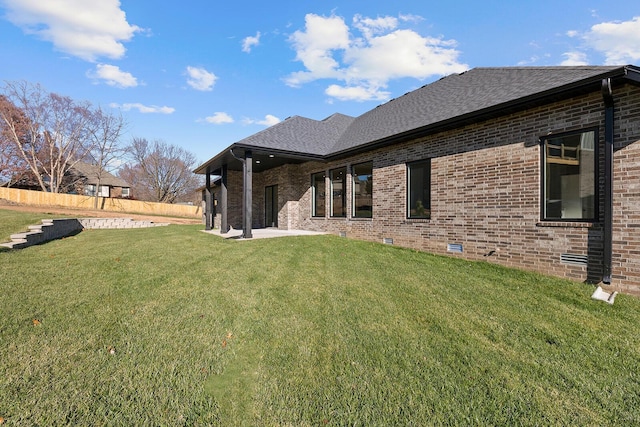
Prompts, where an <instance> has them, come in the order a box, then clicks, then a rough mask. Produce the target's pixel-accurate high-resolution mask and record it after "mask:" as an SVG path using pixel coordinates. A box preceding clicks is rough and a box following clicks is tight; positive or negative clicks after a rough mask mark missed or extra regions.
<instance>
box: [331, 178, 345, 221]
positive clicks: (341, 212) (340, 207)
mask: <svg viewBox="0 0 640 427" xmlns="http://www.w3.org/2000/svg"><path fill="white" fill-rule="evenodd" d="M329 177H330V179H331V216H332V217H345V216H347V207H346V190H347V168H339V169H333V170H332V171H329Z"/></svg>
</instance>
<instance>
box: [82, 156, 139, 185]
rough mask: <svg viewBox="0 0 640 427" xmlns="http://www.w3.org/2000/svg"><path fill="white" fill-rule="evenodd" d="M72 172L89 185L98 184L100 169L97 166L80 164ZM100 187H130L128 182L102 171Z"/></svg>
mask: <svg viewBox="0 0 640 427" xmlns="http://www.w3.org/2000/svg"><path fill="white" fill-rule="evenodd" d="M71 172H72V173H73V174H75V175H76V176H78V177H83V178H85V179H86V180H87V181H86V183H87V184H93V185H97V184H98V172H99V169H98V167H97V166H95V165H92V164H89V163H84V162H78V163H76V164H74V165H73V167H71ZM100 185H108V186H110V187H125V188H126V187H130V185H129V183H128V182H127V181H125V180H124V179H122V178H118V177H117V176H114V175H112V174H110V173H109V172H107V171H102V174H101V176H100Z"/></svg>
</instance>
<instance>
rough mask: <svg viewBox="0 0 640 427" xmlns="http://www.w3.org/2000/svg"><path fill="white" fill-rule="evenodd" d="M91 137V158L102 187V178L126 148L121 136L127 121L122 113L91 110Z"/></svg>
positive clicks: (96, 204)
mask: <svg viewBox="0 0 640 427" xmlns="http://www.w3.org/2000/svg"><path fill="white" fill-rule="evenodd" d="M90 124H91V125H90V128H89V139H90V145H91V150H90V154H91V158H92V162H93V164H94V165H95V166H96V175H97V179H98V182H97V187H96V188H100V185H101V184H102V178H103V177H104V176H105V174H106V173H109V172H110V169H113V168H114V167H115V166H119V165H115V163H116V161H118V160H120V158H121V156H122V154H123V153H124V149H123V148H122V147H121V144H120V138H121V136H122V133H123V132H124V131H125V128H126V122H125V120H124V119H123V118H122V115H117V116H116V115H113V114H111V113H108V112H106V111H104V110H103V109H102V108H100V107H98V108H96V109H95V110H93V111H92V112H91V120H90ZM98 194H99V192H98V191H96V194H95V200H94V208H95V209H97V208H98V199H99V197H98Z"/></svg>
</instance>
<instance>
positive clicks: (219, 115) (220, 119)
mask: <svg viewBox="0 0 640 427" xmlns="http://www.w3.org/2000/svg"><path fill="white" fill-rule="evenodd" d="M204 121H205V122H207V123H213V124H214V125H222V124H225V123H233V122H234V120H233V117H231V116H230V115H229V114H227V113H223V112H220V111H218V112H216V113H213V116H209V117H205V119H204Z"/></svg>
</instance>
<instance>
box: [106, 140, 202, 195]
mask: <svg viewBox="0 0 640 427" xmlns="http://www.w3.org/2000/svg"><path fill="white" fill-rule="evenodd" d="M128 152H129V155H130V156H131V159H132V161H133V164H131V165H125V166H124V167H123V168H122V169H121V170H120V173H119V176H120V177H121V178H123V179H125V180H126V181H128V182H129V183H130V184H131V186H132V187H133V191H134V194H136V197H137V198H140V199H143V198H144V199H146V200H149V201H155V202H165V203H175V202H176V201H178V200H180V199H181V198H183V197H184V196H185V195H187V194H188V193H190V192H191V191H194V190H195V189H196V188H197V187H198V185H199V182H200V180H199V178H198V177H197V176H196V175H195V174H194V173H193V172H192V170H193V168H194V167H195V165H196V160H197V159H196V157H195V156H194V155H193V154H192V153H190V152H188V151H186V150H184V149H182V148H180V147H177V146H175V145H169V144H167V143H165V142H162V141H154V142H153V143H149V141H147V140H146V139H144V138H134V139H133V141H132V142H131V144H130V145H129V147H128Z"/></svg>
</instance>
